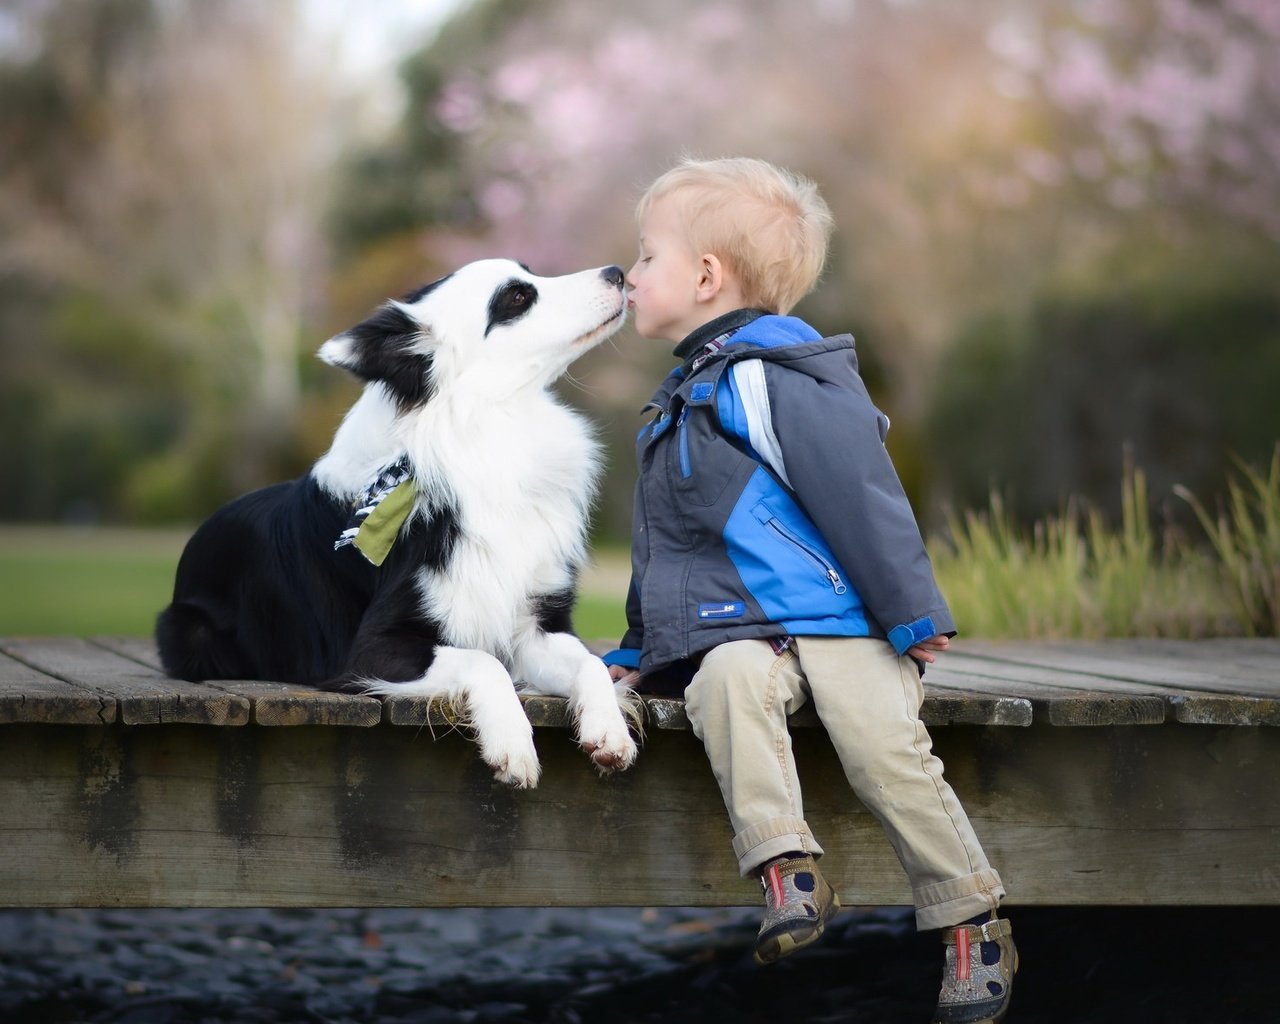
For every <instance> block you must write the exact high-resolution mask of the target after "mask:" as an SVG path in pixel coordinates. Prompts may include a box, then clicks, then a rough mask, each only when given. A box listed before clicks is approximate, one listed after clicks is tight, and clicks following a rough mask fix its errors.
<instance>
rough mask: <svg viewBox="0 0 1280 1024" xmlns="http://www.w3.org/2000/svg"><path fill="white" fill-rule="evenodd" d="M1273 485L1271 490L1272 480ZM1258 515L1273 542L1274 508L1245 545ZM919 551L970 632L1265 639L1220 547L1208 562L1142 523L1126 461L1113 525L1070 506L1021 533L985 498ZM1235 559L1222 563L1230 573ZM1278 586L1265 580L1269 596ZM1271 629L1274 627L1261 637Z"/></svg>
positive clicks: (1177, 538)
mask: <svg viewBox="0 0 1280 1024" xmlns="http://www.w3.org/2000/svg"><path fill="white" fill-rule="evenodd" d="M1273 475H1276V474H1273ZM1274 482H1275V483H1276V484H1278V485H1280V476H1277V480H1276V481H1274ZM1268 494H1270V492H1268ZM1276 496H1277V497H1280V491H1278V492H1277V495H1276ZM1235 500H1237V501H1238V500H1239V499H1238V498H1237V499H1235ZM1268 516H1270V526H1271V527H1272V528H1274V530H1275V531H1276V533H1277V535H1280V500H1277V501H1275V502H1274V504H1268V505H1266V507H1265V509H1264V510H1263V511H1262V512H1260V513H1259V516H1258V518H1260V519H1261V520H1262V523H1257V522H1255V521H1254V520H1251V522H1252V523H1254V530H1253V531H1252V532H1251V533H1249V534H1248V536H1249V537H1250V538H1252V537H1254V536H1255V535H1256V534H1258V533H1263V532H1265V529H1266V528H1265V523H1266V522H1267V517H1268ZM1238 533H1239V531H1238V530H1237V531H1236V532H1234V533H1232V535H1231V536H1232V537H1233V538H1235V537H1237V536H1238ZM1238 546H1239V545H1238V544H1237V545H1232V546H1229V547H1228V550H1230V551H1234V550H1236V548H1237V547H1238ZM929 548H930V555H931V557H932V558H933V562H934V567H935V569H936V571H937V575H938V579H939V582H940V584H941V586H942V590H943V593H945V594H946V595H947V599H948V602H949V603H950V605H951V608H952V611H953V612H954V614H955V617H956V620H957V622H958V623H959V624H960V626H961V629H962V631H963V632H964V633H965V634H966V635H970V636H987V637H1000V638H1007V639H1035V640H1053V639H1066V638H1071V637H1077V638H1099V637H1108V636H1167V637H1185V638H1195V637H1203V636H1223V635H1227V636H1231V635H1242V634H1251V633H1252V634H1254V635H1257V634H1262V633H1267V632H1268V631H1267V629H1266V628H1257V627H1256V625H1255V628H1252V629H1251V628H1250V627H1249V626H1248V625H1246V623H1245V621H1244V619H1243V618H1242V616H1241V614H1240V611H1239V606H1240V603H1241V602H1240V601H1239V600H1238V599H1234V595H1233V592H1232V589H1231V585H1230V580H1229V579H1228V576H1227V574H1225V573H1224V569H1225V568H1226V565H1227V563H1226V558H1225V557H1224V556H1223V554H1222V552H1221V551H1220V550H1219V551H1218V552H1217V553H1218V558H1217V559H1215V558H1214V557H1213V553H1211V552H1210V551H1208V550H1206V549H1205V547H1204V545H1203V544H1197V543H1195V541H1194V540H1193V539H1192V538H1190V537H1188V536H1187V535H1186V533H1185V532H1184V531H1181V530H1179V529H1178V528H1177V527H1176V526H1172V525H1164V526H1162V527H1157V526H1156V525H1155V524H1153V522H1152V516H1151V512H1150V503H1149V500H1148V494H1147V484H1146V478H1145V476H1144V475H1143V473H1142V471H1141V470H1138V469H1135V468H1133V466H1132V465H1127V466H1126V468H1125V472H1124V476H1123V480H1122V481H1121V520H1120V523H1119V525H1118V526H1117V527H1115V528H1112V527H1109V526H1108V525H1107V524H1106V522H1105V520H1104V519H1103V517H1102V515H1101V513H1100V512H1099V511H1098V510H1097V509H1094V508H1088V507H1086V506H1085V505H1084V503H1083V502H1081V501H1079V500H1072V501H1071V502H1069V503H1068V505H1067V507H1066V509H1065V510H1064V511H1063V513H1062V514H1061V515H1059V516H1054V517H1048V518H1045V519H1042V520H1038V521H1037V522H1035V523H1034V524H1033V525H1032V526H1031V527H1029V528H1023V527H1020V526H1019V525H1018V523H1017V521H1016V519H1015V517H1014V516H1013V515H1012V514H1011V513H1010V511H1009V510H1008V509H1007V507H1006V505H1005V502H1004V501H1003V499H1002V498H1001V497H1000V496H999V495H998V494H995V493H993V494H992V496H991V498H990V501H989V505H988V507H987V508H986V509H984V510H981V511H970V512H966V513H964V514H963V515H960V516H956V515H952V516H950V517H949V518H948V532H947V535H946V536H944V537H939V538H934V539H933V540H932V541H931V542H930V545H929ZM1215 550H1216V545H1215ZM1277 550H1280V548H1278V549H1277ZM1239 562H1240V559H1238V558H1237V559H1236V561H1235V562H1233V563H1231V564H1232V567H1233V569H1235V571H1236V572H1237V574H1239V573H1240V571H1241V570H1240V567H1239ZM1249 564H1250V565H1251V566H1252V565H1253V563H1252V562H1250V563H1249ZM1276 564H1277V563H1276V562H1273V563H1272V568H1275V566H1276ZM1246 575H1247V573H1246ZM1278 578H1280V577H1273V578H1272V593H1274V584H1275V582H1276V579H1278ZM1273 610H1274V609H1273ZM1276 632H1277V629H1276V624H1275V623H1273V624H1272V626H1271V628H1270V635H1275V634H1276Z"/></svg>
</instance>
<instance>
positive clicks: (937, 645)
mask: <svg viewBox="0 0 1280 1024" xmlns="http://www.w3.org/2000/svg"><path fill="white" fill-rule="evenodd" d="M950 646H951V638H950V637H945V636H943V635H942V634H938V635H937V636H931V637H929V639H928V640H921V641H920V642H919V643H918V644H916V645H915V646H914V647H912V648H910V649H909V650H908V651H907V654H909V655H910V656H911V657H913V658H915V659H916V660H917V661H923V662H924V663H925V664H927V665H932V664H933V663H934V662H935V661H937V660H938V659H937V655H938V654H941V653H942V652H943V651H945V650H946V649H947V648H948V647H950Z"/></svg>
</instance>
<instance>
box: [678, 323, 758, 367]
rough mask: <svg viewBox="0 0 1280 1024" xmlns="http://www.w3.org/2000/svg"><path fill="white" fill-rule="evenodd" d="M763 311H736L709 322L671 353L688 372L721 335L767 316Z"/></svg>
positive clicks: (730, 332)
mask: <svg viewBox="0 0 1280 1024" xmlns="http://www.w3.org/2000/svg"><path fill="white" fill-rule="evenodd" d="M767 315H768V314H767V313H766V311H765V310H763V309H735V310H734V311H733V312H731V313H725V314H723V315H722V316H718V317H716V318H715V319H714V320H709V321H707V322H706V323H705V324H703V325H702V326H701V327H699V328H698V329H697V330H695V331H693V332H692V333H691V334H689V336H688V337H686V338H685V339H684V341H682V342H680V344H679V345H677V346H676V347H675V348H674V349H673V350H672V352H671V354H672V355H673V356H675V357H676V358H677V359H679V360H680V362H681V363H682V364H683V368H684V369H685V370H686V371H687V370H688V367H689V365H690V364H691V363H692V362H693V361H694V360H695V359H696V358H697V357H698V356H700V355H701V354H702V350H703V349H704V348H706V347H707V345H709V344H710V343H711V342H713V341H715V340H716V339H718V338H719V337H721V335H725V334H732V333H733V332H734V331H737V330H739V329H741V328H743V327H746V326H747V324H749V323H751V322H752V321H753V320H758V319H759V318H760V317H762V316H767Z"/></svg>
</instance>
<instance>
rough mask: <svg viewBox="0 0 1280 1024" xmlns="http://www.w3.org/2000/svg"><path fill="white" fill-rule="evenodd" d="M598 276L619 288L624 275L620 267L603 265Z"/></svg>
mask: <svg viewBox="0 0 1280 1024" xmlns="http://www.w3.org/2000/svg"><path fill="white" fill-rule="evenodd" d="M600 276H601V277H603V278H604V279H605V280H606V281H608V282H609V283H610V284H611V285H613V286H614V287H615V288H621V287H622V284H623V281H625V280H626V276H625V275H624V274H623V272H622V268H621V267H605V268H604V269H603V270H602V271H600Z"/></svg>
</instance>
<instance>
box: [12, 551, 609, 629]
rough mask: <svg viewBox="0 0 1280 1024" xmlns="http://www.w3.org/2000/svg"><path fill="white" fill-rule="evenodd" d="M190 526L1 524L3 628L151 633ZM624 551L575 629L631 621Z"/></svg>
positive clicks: (602, 570)
mask: <svg viewBox="0 0 1280 1024" xmlns="http://www.w3.org/2000/svg"><path fill="white" fill-rule="evenodd" d="M188 535H189V531H187V530H156V531H150V530H127V529H125V530H122V529H82V528H59V527H26V526H8V527H0V636H51V635H65V636H95V635H109V634H120V635H126V636H137V635H146V634H149V633H150V632H151V629H152V627H153V626H154V624H155V618H156V614H157V613H158V612H159V611H160V609H161V608H163V607H164V606H165V605H166V604H168V603H169V599H170V597H171V595H172V593H173V576H174V571H175V570H176V569H177V566H178V558H179V556H180V555H181V554H182V547H183V545H184V544H185V543H186V540H187V536H188ZM626 557H627V556H626V552H625V551H622V552H617V551H602V552H597V553H596V556H595V560H594V561H595V565H594V566H593V568H592V570H591V571H589V572H588V573H586V574H585V576H584V580H583V583H584V588H583V592H582V594H581V596H580V597H579V599H578V604H577V607H576V608H575V612H574V620H575V625H576V628H577V630H578V632H579V633H580V634H581V635H582V636H583V637H585V638H588V639H590V640H609V641H612V642H615V643H616V642H617V640H618V639H619V638H620V637H621V636H622V633H623V631H624V630H625V628H626V616H625V614H624V612H623V605H624V601H625V598H626V586H627V580H626V567H625V563H626Z"/></svg>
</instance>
